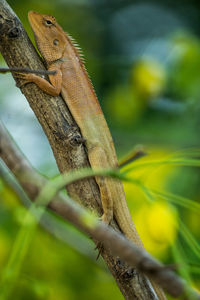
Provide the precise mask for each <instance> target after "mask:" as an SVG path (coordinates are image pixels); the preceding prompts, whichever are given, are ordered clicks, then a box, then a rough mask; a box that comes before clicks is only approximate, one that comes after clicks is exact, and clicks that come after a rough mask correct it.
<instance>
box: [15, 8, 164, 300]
mask: <svg viewBox="0 0 200 300" xmlns="http://www.w3.org/2000/svg"><path fill="white" fill-rule="evenodd" d="M28 19H29V23H30V25H31V28H32V30H33V33H34V37H35V41H36V45H37V48H38V50H39V52H40V53H41V55H42V57H43V58H44V60H45V62H46V64H47V67H48V71H56V74H55V75H49V76H48V77H49V81H48V80H46V79H44V78H42V77H40V76H38V75H36V74H31V73H29V74H26V73H17V77H18V78H20V79H23V83H22V85H24V84H27V83H35V84H36V85H37V86H38V87H39V88H40V89H41V90H43V91H44V92H46V93H47V94H49V95H52V96H58V95H59V94H61V95H62V97H63V99H64V101H65V102H66V104H67V106H68V108H69V110H70V112H71V114H72V116H73V118H74V119H75V121H76V123H77V124H78V126H79V128H80V131H81V133H82V136H83V138H84V139H85V145H86V148H87V154H88V158H89V162H90V165H91V168H92V169H95V168H96V169H99V168H104V169H106V168H116V167H117V166H118V161H117V156H116V152H115V148H114V143H113V140H112V137H111V134H110V131H109V129H108V126H107V123H106V120H105V118H104V115H103V112H102V110H101V107H100V104H99V102H98V99H97V96H96V93H95V91H94V88H93V85H92V83H91V80H90V78H89V76H88V73H87V71H86V68H85V64H84V62H83V59H82V56H81V54H80V51H79V48H77V46H76V45H75V42H74V40H73V39H72V37H71V36H70V35H69V34H67V33H65V32H64V31H63V29H62V28H61V26H60V25H59V24H58V23H57V21H56V19H55V17H53V16H50V15H45V14H40V13H37V12H34V11H30V12H29V13H28ZM95 180H96V182H97V184H98V186H99V190H100V196H101V202H102V208H103V215H102V217H101V219H102V221H103V222H105V223H106V224H108V225H109V224H110V222H111V220H112V219H113V218H115V219H116V221H117V223H118V224H119V227H120V228H121V230H122V232H123V234H124V235H125V236H126V237H127V238H128V239H129V240H130V241H132V242H134V243H135V244H136V245H137V246H139V247H141V248H143V247H144V246H143V243H142V241H141V239H140V237H139V235H138V233H137V231H136V228H135V225H134V223H133V221H132V218H131V215H130V212H129V209H128V206H127V202H126V198H125V193H124V190H123V186H122V183H121V181H119V180H114V179H112V178H108V177H96V178H95ZM151 283H152V286H153V287H154V290H155V291H156V293H157V296H158V298H159V299H160V300H165V299H166V297H165V295H164V293H163V291H162V290H161V289H160V288H159V287H158V286H157V285H156V284H154V282H151Z"/></svg>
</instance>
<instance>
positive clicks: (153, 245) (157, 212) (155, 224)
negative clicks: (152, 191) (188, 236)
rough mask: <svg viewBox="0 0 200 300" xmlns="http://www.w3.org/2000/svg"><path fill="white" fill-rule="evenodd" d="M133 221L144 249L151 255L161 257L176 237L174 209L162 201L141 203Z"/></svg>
mask: <svg viewBox="0 0 200 300" xmlns="http://www.w3.org/2000/svg"><path fill="white" fill-rule="evenodd" d="M134 221H135V225H136V228H137V230H138V232H139V234H140V236H141V238H142V241H143V243H144V246H145V249H146V250H147V251H149V252H150V253H151V254H152V255H155V256H157V257H163V256H164V255H165V252H166V251H167V250H168V247H169V246H170V245H171V244H172V243H173V242H174V241H175V239H176V235H177V225H176V224H177V214H176V210H175V209H173V208H172V207H171V206H170V205H168V204H167V203H165V202H164V201H156V202H154V203H152V204H151V205H150V204H149V205H148V204H145V205H142V207H141V208H140V210H139V211H138V212H137V214H136V216H135V218H134Z"/></svg>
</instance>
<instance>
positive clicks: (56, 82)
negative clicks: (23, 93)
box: [16, 65, 62, 96]
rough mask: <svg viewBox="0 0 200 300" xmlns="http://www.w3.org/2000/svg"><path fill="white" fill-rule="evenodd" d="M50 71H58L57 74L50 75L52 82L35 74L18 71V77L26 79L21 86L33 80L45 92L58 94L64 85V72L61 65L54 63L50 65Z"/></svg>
mask: <svg viewBox="0 0 200 300" xmlns="http://www.w3.org/2000/svg"><path fill="white" fill-rule="evenodd" d="M48 71H56V74H55V75H49V80H50V82H49V81H47V80H46V79H44V78H42V77H40V76H37V75H35V74H25V73H16V77H17V78H20V79H23V80H24V82H22V84H21V85H20V87H21V86H23V85H25V84H27V83H30V82H33V83H35V84H36V85H37V86H38V87H39V88H40V89H41V90H42V91H44V92H45V93H47V94H49V95H51V96H58V95H59V94H60V91H61V87H62V72H61V70H60V67H59V66H53V65H51V66H50V67H49V69H48Z"/></svg>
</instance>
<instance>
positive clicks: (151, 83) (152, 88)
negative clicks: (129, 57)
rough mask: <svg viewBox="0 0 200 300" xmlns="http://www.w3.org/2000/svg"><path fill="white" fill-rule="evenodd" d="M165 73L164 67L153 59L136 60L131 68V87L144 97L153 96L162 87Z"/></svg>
mask: <svg viewBox="0 0 200 300" xmlns="http://www.w3.org/2000/svg"><path fill="white" fill-rule="evenodd" d="M165 82H166V74H165V69H164V67H163V66H162V65H161V64H160V63H159V62H158V61H155V60H153V59H144V60H140V61H138V62H137V64H136V65H134V67H133V69H132V83H133V89H134V90H136V91H138V94H139V95H140V96H141V97H144V98H154V97H156V96H158V95H159V94H160V93H161V92H162V90H163V89H164V86H165Z"/></svg>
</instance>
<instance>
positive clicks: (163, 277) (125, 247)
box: [0, 123, 200, 299]
mask: <svg viewBox="0 0 200 300" xmlns="http://www.w3.org/2000/svg"><path fill="white" fill-rule="evenodd" d="M0 157H1V158H2V159H3V160H4V162H5V163H6V165H7V166H8V167H9V168H10V170H11V171H12V172H13V173H14V174H15V176H16V178H17V180H18V181H19V183H20V184H21V186H23V188H24V190H25V191H26V192H27V194H28V196H29V197H30V199H32V200H34V199H35V197H36V195H37V194H38V193H39V192H40V191H41V186H42V185H44V184H46V183H47V179H45V178H44V177H42V176H41V175H40V174H39V173H37V172H36V171H35V170H34V169H33V168H32V167H31V165H30V164H29V162H28V160H27V159H26V158H25V157H24V156H23V155H22V154H21V152H20V150H19V149H18V148H17V147H16V145H15V144H14V142H13V141H12V139H11V138H10V137H9V134H8V132H7V131H6V129H5V128H4V126H3V125H2V124H1V123H0ZM24 174H26V177H25V176H24ZM27 175H28V180H29V182H31V183H32V184H31V189H30V184H29V182H28V180H27V179H26V180H25V178H27ZM41 183H42V185H41ZM72 203H73V202H69V201H68V202H66V199H65V198H63V196H61V195H57V196H56V197H55V199H54V200H53V201H52V202H51V203H50V204H49V209H51V210H53V211H54V212H56V213H57V214H58V215H60V216H62V217H63V218H64V219H66V220H68V221H70V222H71V223H72V224H74V225H75V226H76V227H78V228H79V229H80V230H81V231H83V232H85V233H86V234H87V235H89V236H91V237H93V238H94V239H96V240H98V241H99V242H102V243H103V244H104V246H105V247H106V248H107V249H110V250H111V251H112V253H113V254H115V255H116V256H119V257H120V259H122V260H123V261H126V262H127V263H129V265H130V266H133V267H137V269H138V270H139V271H141V272H143V273H145V274H146V275H147V276H148V277H149V278H152V279H154V280H155V281H156V282H157V283H159V284H160V285H161V286H162V287H163V288H164V289H165V290H166V291H167V292H168V293H169V294H170V295H172V296H174V297H180V296H184V297H185V299H190V298H188V296H187V294H185V291H186V290H188V287H187V286H186V284H185V282H184V281H183V280H182V279H180V278H179V277H178V276H177V275H176V274H175V273H174V272H173V271H172V270H171V269H170V268H168V267H165V266H163V265H162V264H161V263H160V262H158V261H156V260H155V259H154V258H152V257H151V256H150V255H149V254H148V253H147V252H146V251H145V250H141V249H139V248H138V247H137V246H136V245H134V244H133V243H130V242H129V241H128V240H127V239H125V238H124V237H123V236H122V235H120V234H119V233H117V232H116V231H114V230H112V229H110V228H109V227H107V226H105V225H104V224H103V223H102V222H98V223H97V224H96V226H94V228H91V226H87V225H85V224H84V222H83V218H82V217H81V216H82V213H83V210H81V209H80V208H79V207H78V206H77V205H75V204H72ZM118 267H119V271H120V265H118ZM129 271H130V272H131V269H129ZM190 293H191V294H193V295H194V296H196V298H195V299H200V296H199V295H198V294H197V293H195V291H193V290H192V289H191V290H190Z"/></svg>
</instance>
